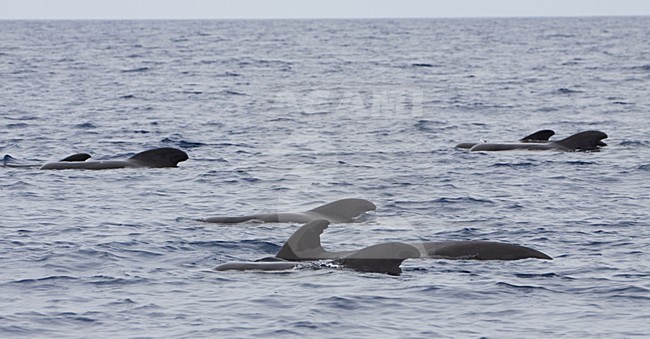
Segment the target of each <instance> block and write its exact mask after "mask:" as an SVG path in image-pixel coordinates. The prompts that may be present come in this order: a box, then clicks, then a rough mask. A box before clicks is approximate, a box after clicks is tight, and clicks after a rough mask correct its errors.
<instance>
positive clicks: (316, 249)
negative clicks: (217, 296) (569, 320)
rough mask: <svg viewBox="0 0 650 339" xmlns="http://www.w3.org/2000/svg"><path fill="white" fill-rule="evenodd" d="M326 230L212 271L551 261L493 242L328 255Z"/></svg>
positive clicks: (308, 231) (392, 269) (393, 270)
mask: <svg viewBox="0 0 650 339" xmlns="http://www.w3.org/2000/svg"><path fill="white" fill-rule="evenodd" d="M328 226H329V221H327V220H315V221H311V222H309V223H307V224H305V225H303V226H302V227H300V228H299V229H298V230H297V231H296V232H295V233H294V234H293V235H292V236H291V237H290V238H289V239H288V240H287V241H286V242H285V243H284V245H283V246H282V248H281V249H280V251H278V253H277V254H276V256H275V257H274V258H265V259H261V260H258V261H256V262H230V263H225V264H223V265H219V266H217V267H216V268H215V270H216V271H230V270H238V271H245V270H262V271H278V270H288V269H293V268H296V267H299V266H301V265H304V264H302V263H301V262H304V261H316V260H319V261H320V260H330V261H331V262H332V263H333V264H335V265H340V266H342V267H346V268H351V269H354V270H358V271H363V272H376V273H386V274H391V275H399V274H401V273H402V270H401V268H400V265H401V264H402V262H403V261H404V260H406V259H409V258H435V259H463V260H518V259H526V258H537V259H546V260H552V258H551V257H550V256H548V255H546V254H544V253H542V252H540V251H537V250H535V249H532V248H529V247H524V246H520V245H515V244H507V243H500V242H493V241H438V242H420V243H401V242H389V243H383V244H377V245H373V246H369V247H366V248H363V249H360V250H356V251H339V252H330V251H327V250H325V249H324V248H323V247H322V245H321V242H320V235H321V234H322V233H323V231H324V230H325V229H326V228H327V227H328Z"/></svg>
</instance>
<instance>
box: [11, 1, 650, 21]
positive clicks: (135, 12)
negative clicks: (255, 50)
mask: <svg viewBox="0 0 650 339" xmlns="http://www.w3.org/2000/svg"><path fill="white" fill-rule="evenodd" d="M610 15H650V0H392V1H388V0H319V1H314V0H228V1H226V0H0V19H244V18H264V19H267V18H438V17H512V16H610Z"/></svg>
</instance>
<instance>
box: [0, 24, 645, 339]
mask: <svg viewBox="0 0 650 339" xmlns="http://www.w3.org/2000/svg"><path fill="white" fill-rule="evenodd" d="M0 31H1V32H2V38H0V79H2V80H1V81H0V129H1V130H2V135H3V137H2V138H1V139H0V154H1V155H5V154H7V155H11V156H12V157H14V158H16V159H20V160H21V161H27V162H42V161H52V160H57V159H61V158H63V157H65V156H67V155H69V154H73V153H77V152H87V153H90V154H92V155H93V158H96V159H123V158H126V157H128V156H131V155H133V154H135V153H136V152H139V151H142V150H145V149H149V148H155V147H177V148H181V149H183V150H185V151H186V152H187V153H188V154H189V156H190V159H189V160H188V161H186V162H183V163H181V164H180V166H179V168H174V169H123V170H111V171H71V170H64V171H39V170H36V169H19V168H8V167H3V168H0V171H1V174H0V177H1V178H2V179H1V180H0V190H1V192H2V194H1V195H0V223H1V224H0V306H1V307H0V337H29V338H35V337H57V338H67V337H107V336H115V337H140V338H141V337H170V338H178V337H191V338H199V337H216V336H220V337H260V336H290V337H304V336H306V335H309V336H321V337H375V338H376V337H414V338H420V337H425V336H433V337H455V338H458V337H548V338H556V337H558V336H566V337H594V336H599V337H633V336H639V337H643V336H647V335H648V333H650V254H649V253H650V234H649V232H650V231H649V228H648V227H649V225H648V221H649V220H650V208H648V206H650V160H649V159H650V125H649V124H648V117H649V116H648V114H649V112H650V96H649V95H648V88H650V86H649V85H650V38H649V37H650V18H648V17H616V18H614V17H609V18H608V17H602V18H546V19H541V18H537V19H535V18H530V19H453V20H451V19H449V20H447V19H435V20H433V19H432V20H425V19H421V20H315V21H313V20H293V21H292V20H252V21H237V20H231V21H0ZM545 128H550V129H553V130H555V131H556V133H557V136H556V137H558V138H561V137H565V136H568V135H571V134H573V133H575V132H578V131H582V130H591V129H595V130H602V131H604V132H606V133H607V134H608V135H609V138H608V139H607V140H606V142H607V143H608V146H607V147H606V148H604V149H603V150H602V151H600V152H590V153H580V152H577V153H562V152H499V153H492V154H488V153H476V154H475V153H469V152H467V151H462V150H456V149H454V148H453V146H454V145H455V144H456V143H460V142H478V141H479V140H481V139H484V140H488V141H511V140H517V139H519V138H520V137H523V136H524V135H527V134H529V133H531V132H533V131H536V130H539V129H545ZM345 197H359V198H365V199H368V200H370V201H373V202H374V203H375V204H376V205H377V206H378V210H377V211H376V212H374V213H371V214H370V215H369V216H367V217H365V218H364V219H363V220H362V221H361V222H358V223H353V224H345V225H342V224H334V225H332V226H330V228H329V229H327V230H326V231H325V233H324V234H323V237H322V239H323V243H324V245H325V246H326V247H327V248H331V249H351V248H359V247H361V246H366V245H371V244H375V243H380V242H387V241H405V242H406V241H419V240H431V241H435V240H465V239H476V240H494V241H504V242H511V243H518V244H523V245H526V246H530V247H533V248H536V249H539V250H540V251H543V252H545V253H548V254H549V255H551V256H552V257H554V260H552V261H544V260H534V259H529V260H521V261H513V262H494V261H490V262H477V261H463V260H459V261H447V260H424V259H418V260H407V261H405V262H404V264H403V266H402V267H403V269H404V273H403V274H402V275H401V276H399V277H392V276H386V275H381V274H372V273H359V272H353V271H349V270H345V269H337V268H333V267H324V266H322V265H305V267H302V268H300V269H296V270H293V271H289V272H282V273H277V272H276V273H268V272H267V273H260V272H214V271H212V269H213V268H214V267H215V266H217V265H219V264H222V263H225V262H228V261H232V260H244V261H248V260H255V259H258V258H261V257H264V256H269V255H273V254H275V252H277V251H278V249H279V248H280V246H281V245H282V244H283V242H284V241H285V240H286V239H287V238H288V237H289V236H290V235H291V234H292V233H293V232H294V231H295V230H296V229H297V228H298V227H299V226H300V225H298V224H259V223H245V224H240V225H230V226H224V225H215V224H204V223H201V222H198V221H196V220H195V219H196V218H202V217H208V216H215V215H239V214H250V213H253V212H263V211H269V212H273V211H302V210H307V209H310V208H312V207H315V206H317V205H319V204H322V203H326V202H329V201H333V200H336V199H340V198H345Z"/></svg>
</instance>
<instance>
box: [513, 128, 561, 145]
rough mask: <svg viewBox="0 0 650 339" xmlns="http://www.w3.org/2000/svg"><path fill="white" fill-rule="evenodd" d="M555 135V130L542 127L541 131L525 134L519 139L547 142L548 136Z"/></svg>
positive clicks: (522, 140)
mask: <svg viewBox="0 0 650 339" xmlns="http://www.w3.org/2000/svg"><path fill="white" fill-rule="evenodd" d="M553 135H555V132H554V131H553V130H550V129H543V130H541V131H537V132H535V133H533V134H530V135H527V136H525V137H523V138H521V139H519V141H521V142H547V141H548V139H549V138H550V137H552V136H553Z"/></svg>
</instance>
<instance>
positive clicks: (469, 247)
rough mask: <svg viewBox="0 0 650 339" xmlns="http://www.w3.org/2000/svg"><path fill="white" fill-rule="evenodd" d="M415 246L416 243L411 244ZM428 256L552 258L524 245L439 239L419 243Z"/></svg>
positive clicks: (453, 257)
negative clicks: (439, 240) (437, 240)
mask: <svg viewBox="0 0 650 339" xmlns="http://www.w3.org/2000/svg"><path fill="white" fill-rule="evenodd" d="M413 245H414V246H417V245H418V244H413ZM421 246H423V247H424V249H425V250H426V254H427V256H428V257H430V258H445V259H474V260H518V259H526V258H536V259H547V260H552V259H553V258H551V257H550V256H548V255H546V254H544V253H542V252H540V251H538V250H535V249H532V248H529V247H525V246H520V245H515V244H507V243H501V242H494V241H441V242H425V243H423V244H421Z"/></svg>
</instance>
